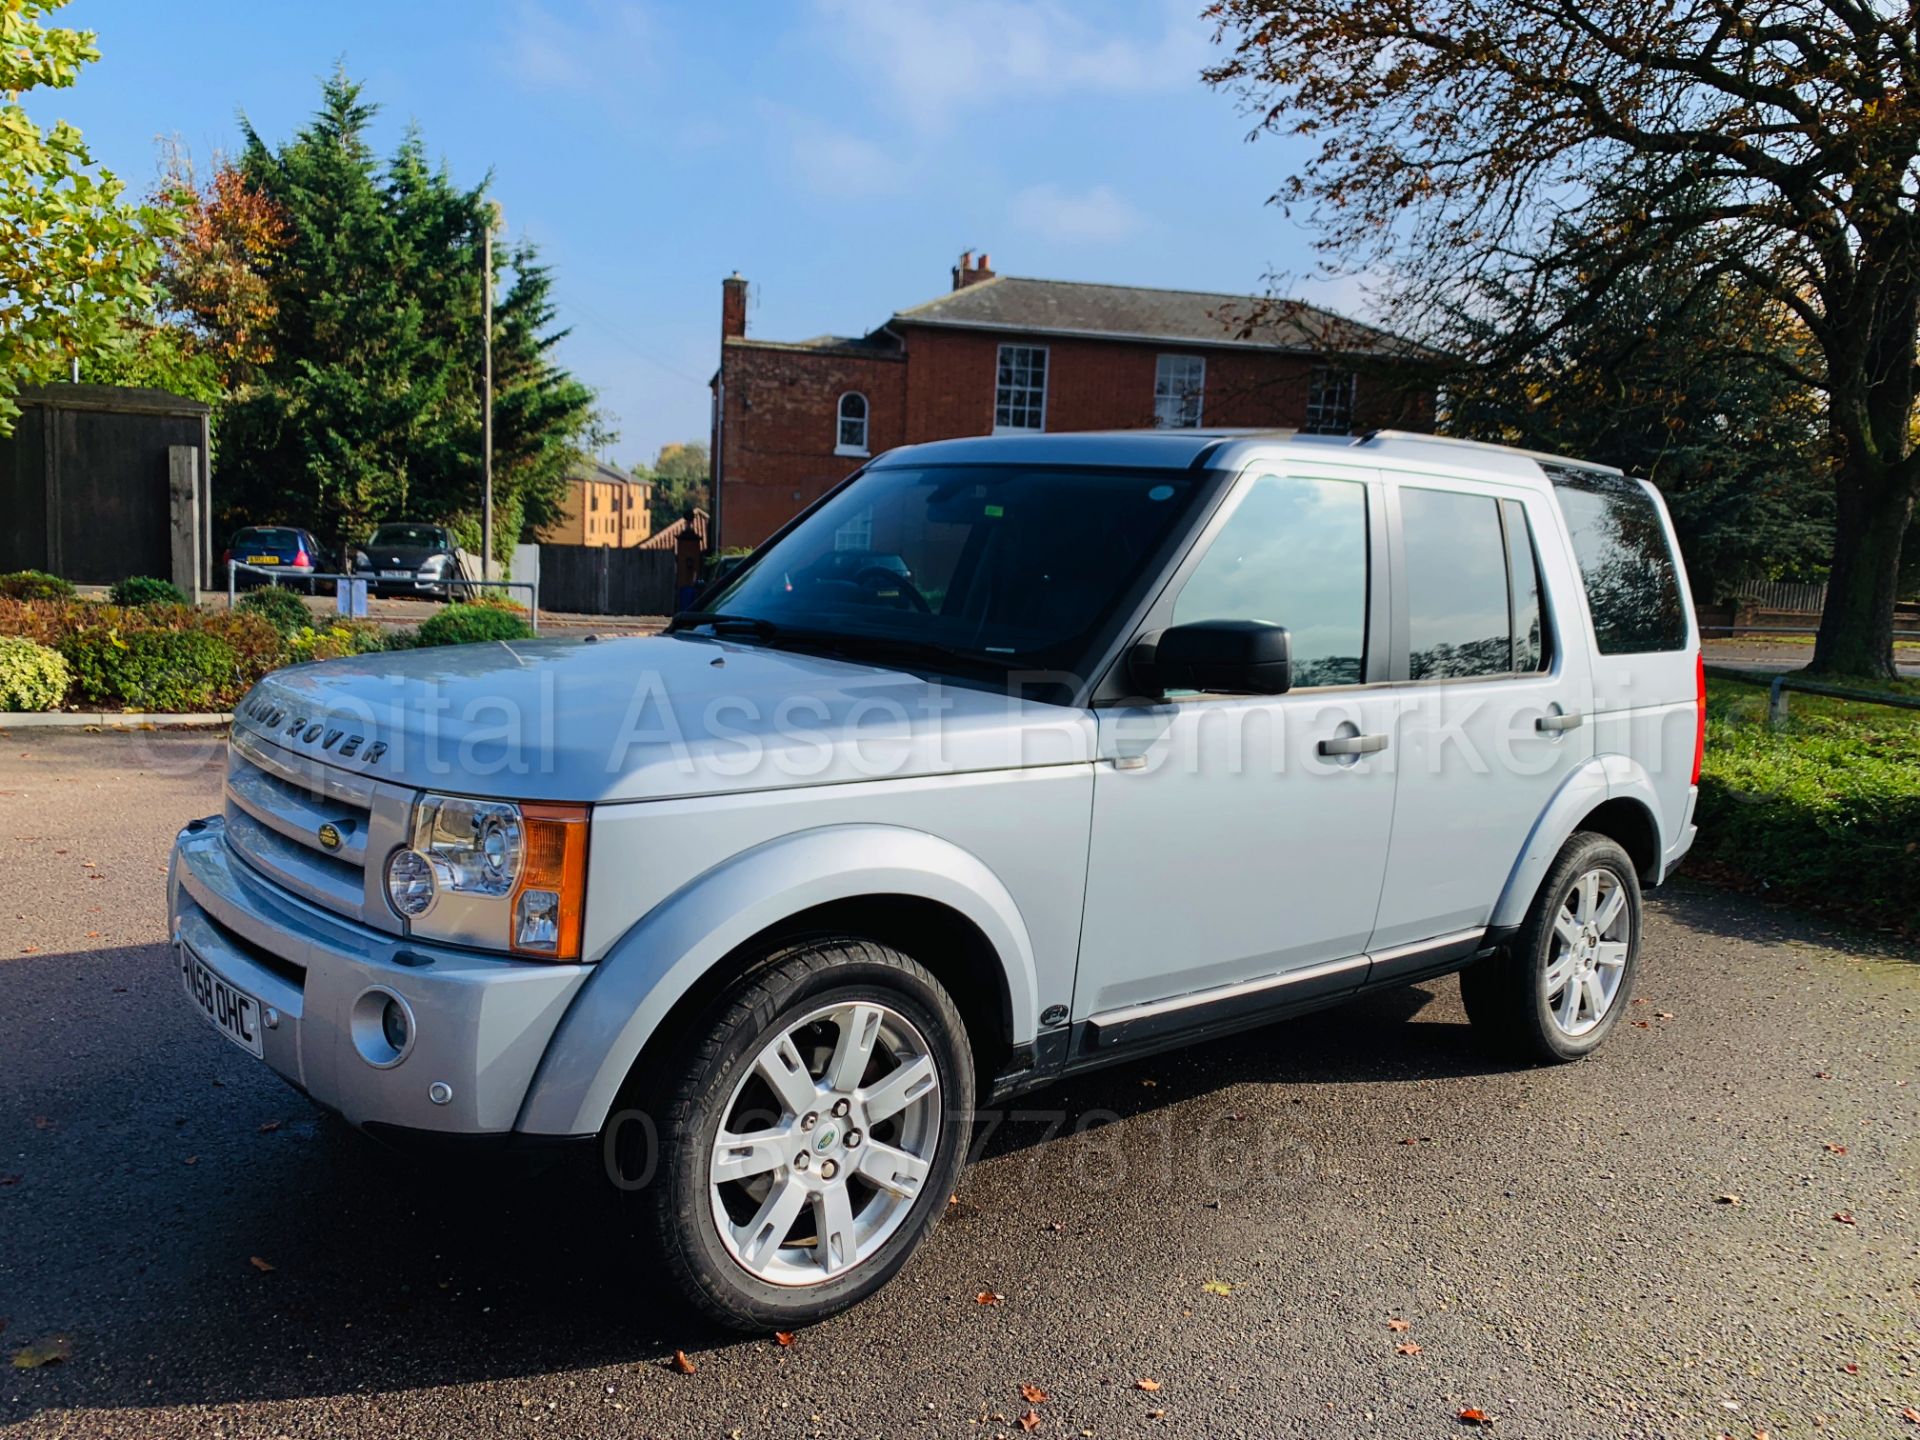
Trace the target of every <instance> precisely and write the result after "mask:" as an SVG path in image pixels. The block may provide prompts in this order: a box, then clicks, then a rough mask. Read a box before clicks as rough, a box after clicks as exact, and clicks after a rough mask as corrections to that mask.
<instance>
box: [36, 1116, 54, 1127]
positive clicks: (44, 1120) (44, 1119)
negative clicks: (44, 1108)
mask: <svg viewBox="0 0 1920 1440" xmlns="http://www.w3.org/2000/svg"><path fill="white" fill-rule="evenodd" d="M33 1128H34V1129H36V1130H51V1129H53V1117H52V1116H51V1115H36V1116H34V1117H33Z"/></svg>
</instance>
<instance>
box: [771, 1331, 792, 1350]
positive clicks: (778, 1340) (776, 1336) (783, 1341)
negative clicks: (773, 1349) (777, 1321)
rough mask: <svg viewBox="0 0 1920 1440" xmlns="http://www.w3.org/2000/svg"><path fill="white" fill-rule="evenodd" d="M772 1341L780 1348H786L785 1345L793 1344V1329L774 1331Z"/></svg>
mask: <svg viewBox="0 0 1920 1440" xmlns="http://www.w3.org/2000/svg"><path fill="white" fill-rule="evenodd" d="M773 1343H774V1344H776V1345H778V1346H779V1347H780V1348H781V1349H782V1350H784V1349H786V1348H787V1346H789V1345H791V1344H793V1331H791V1330H776V1331H774V1332H773Z"/></svg>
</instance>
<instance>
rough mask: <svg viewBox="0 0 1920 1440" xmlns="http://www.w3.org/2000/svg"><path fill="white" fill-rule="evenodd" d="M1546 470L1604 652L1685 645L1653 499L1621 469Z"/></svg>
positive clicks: (1674, 576) (1676, 589)
mask: <svg viewBox="0 0 1920 1440" xmlns="http://www.w3.org/2000/svg"><path fill="white" fill-rule="evenodd" d="M1546 468H1547V474H1548V477H1549V478H1550V479H1551V480H1552V481H1553V493H1554V497H1555V498H1556V499H1557V500H1559V502H1560V513H1561V514H1562V515H1564V516H1566V520H1567V531H1568V533H1569V534H1570V535H1571V536H1572V538H1573V553H1574V555H1575V557H1576V558H1577V559H1578V560H1579V562H1580V578H1581V579H1582V580H1583V581H1585V583H1586V587H1587V608H1588V609H1589V610H1591V611H1592V612H1593V634H1594V639H1595V640H1596V641H1597V642H1598V643H1599V646H1600V653H1601V654H1602V655H1644V654H1647V653H1649V652H1651V651H1657V650H1679V649H1682V648H1683V647H1684V646H1685V645H1686V643H1687V616H1686V609H1685V607H1684V606H1683V605H1682V604H1681V602H1680V580H1679V576H1678V573H1677V571H1676V570H1675V567H1674V563H1673V551H1672V549H1671V548H1670V547H1669V546H1668V544H1667V535H1666V529H1665V527H1664V526H1662V525H1661V523H1660V512H1659V510H1658V509H1657V508H1656V507H1655V505H1654V503H1653V498H1652V497H1651V496H1650V495H1648V494H1647V492H1646V490H1645V488H1644V487H1642V486H1641V484H1640V482H1639V481H1637V480H1629V479H1627V478H1626V477H1625V476H1624V475H1607V474H1602V473H1599V472H1595V471H1583V470H1573V469H1562V468H1560V467H1557V466H1548V467H1546Z"/></svg>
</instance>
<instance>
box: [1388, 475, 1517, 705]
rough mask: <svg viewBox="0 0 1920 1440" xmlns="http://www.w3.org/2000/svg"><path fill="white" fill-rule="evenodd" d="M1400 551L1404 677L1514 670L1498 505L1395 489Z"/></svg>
mask: <svg viewBox="0 0 1920 1440" xmlns="http://www.w3.org/2000/svg"><path fill="white" fill-rule="evenodd" d="M1400 520H1401V530H1402V534H1403V535H1404V537H1405V541H1406V552H1407V622H1408V634H1407V641H1408V644H1407V650H1408V655H1407V659H1408V667H1409V668H1408V672H1407V673H1408V674H1409V676H1410V677H1411V678H1413V679H1415V680H1453V679H1461V678H1464V677H1468V676H1474V675H1505V674H1507V673H1508V672H1509V671H1511V670H1512V669H1513V668H1514V656H1513V613H1512V611H1511V610H1510V609H1509V607H1508V584H1509V579H1508V575H1509V569H1510V566H1509V565H1508V561H1507V545H1506V539H1505V535H1504V532H1503V530H1502V528H1501V523H1500V502H1499V501H1497V500H1495V499H1493V498H1492V497H1491V496H1487V495H1463V494H1460V493H1458V492H1456V491H1451V490H1418V489H1414V488H1412V487H1405V488H1402V490H1401V491H1400Z"/></svg>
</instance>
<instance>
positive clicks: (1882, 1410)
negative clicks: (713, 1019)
mask: <svg viewBox="0 0 1920 1440" xmlns="http://www.w3.org/2000/svg"><path fill="white" fill-rule="evenodd" d="M217 758H218V743H217V741H216V740H214V739H211V738H209V737H207V736H204V735H200V736H196V735H181V734H172V735H164V734H132V735H123V734H113V735H78V734H67V733H57V734H54V733H50V734H23V733H21V732H14V733H11V734H0V919H4V921H5V925H4V929H0V934H4V936H5V940H6V943H5V944H4V946H0V1062H3V1063H0V1316H3V1317H5V1331H4V1334H0V1352H6V1353H8V1354H16V1353H25V1354H31V1353H33V1351H34V1350H36V1349H37V1347H39V1346H41V1345H43V1344H45V1343H47V1342H50V1341H53V1340H55V1339H56V1338H57V1337H65V1338H66V1340H67V1342H68V1343H69V1345H70V1350H71V1353H70V1357H69V1358H67V1359H66V1360H65V1361H64V1362H63V1363H60V1364H57V1365H48V1366H43V1367H40V1368H35V1369H22V1368H0V1427H4V1429H5V1430H6V1432H7V1433H8V1434H20V1435H34V1436H43V1435H44V1436H53V1435H70V1436H87V1437H111V1436H127V1437H140V1440H154V1437H162V1436H173V1435H221V1436H255V1435H258V1436H277V1435H288V1436H322V1435H325V1436H346V1435H362V1434H366V1435H375V1434H377V1435H395V1434H398V1435H406V1436H439V1435H446V1436H459V1437H468V1436H493V1435H531V1436H540V1435H554V1436H600V1435H609V1436H611V1435H618V1436H674V1437H678V1436H716V1437H727V1436H742V1437H745V1436H762V1435H808V1436H812V1435H822V1436H842V1435H847V1436H856V1435H872V1436H889V1437H894V1436H918V1435H926V1436H941V1437H949V1436H981V1437H987V1436H994V1435H1005V1434H1011V1435H1016V1436H1017V1435H1020V1434H1021V1433H1023V1432H1022V1431H1021V1429H1020V1428H1019V1421H1020V1419H1021V1417H1022V1416H1023V1415H1024V1414H1026V1412H1027V1411H1028V1410H1029V1408H1030V1402H1029V1401H1028V1400H1027V1399H1024V1398H1023V1397H1022V1396H1021V1394H1020V1391H1019V1387H1020V1386H1021V1385H1022V1384H1028V1385H1033V1386H1037V1387H1040V1389H1042V1390H1044V1391H1045V1392H1046V1396H1047V1398H1046V1399H1045V1400H1044V1401H1041V1402H1039V1403H1037V1404H1031V1409H1032V1410H1033V1413H1034V1415H1035V1416H1036V1417H1037V1424H1036V1429H1035V1431H1034V1433H1037V1434H1040V1435H1070V1436H1072V1435H1078V1436H1100V1437H1105V1436H1132V1435H1156V1434H1169V1435H1171V1434H1188V1435H1199V1434H1204V1435H1209V1436H1237V1435H1244V1436H1261V1437H1266V1436H1277V1435H1286V1436H1294V1435H1299V1436H1315V1437H1340V1436H1362V1435H1364V1436H1380V1437H1426V1436H1448V1435H1456V1434H1461V1433H1465V1427H1464V1426H1463V1425H1462V1423H1461V1421H1460V1420H1459V1419H1458V1418H1457V1416H1458V1413H1459V1412H1460V1411H1461V1410H1462V1409H1463V1408H1468V1407H1471V1408H1474V1409H1478V1410H1481V1411H1484V1412H1485V1413H1486V1414H1487V1415H1489V1416H1491V1417H1493V1419H1494V1425H1493V1428H1492V1433H1493V1434H1495V1435H1505V1436H1509V1437H1554V1436H1567V1437H1589V1436H1629V1437H1651V1436H1674V1437H1683V1436H1684V1437H1705V1440H1712V1437H1715V1436H1720V1435H1723V1434H1724V1435H1729V1436H1736V1437H1739V1440H1750V1437H1752V1436H1753V1435H1755V1434H1756V1433H1757V1432H1764V1433H1765V1434H1767V1435H1769V1436H1772V1437H1775V1440H1779V1437H1789V1436H1814V1435H1820V1436H1842V1437H1848V1440H1875V1437H1883V1436H1884V1437H1920V1423H1916V1422H1914V1421H1912V1420H1909V1419H1905V1418H1903V1417H1902V1414H1901V1412H1902V1410H1903V1409H1905V1408H1906V1407H1920V1188H1917V1187H1916V1184H1915V1181H1916V1176H1917V1175H1920V1145H1916V1136H1917V1135H1920V1116H1917V1115H1916V1104H1917V1103H1920V1083H1916V1084H1910V1083H1909V1081H1910V1080H1913V1079H1914V1078H1915V1077H1916V1075H1917V1074H1920V1065H1917V1064H1916V1060H1917V1059H1920V1027H1916V1025H1915V1015H1916V1011H1917V1010H1920V965H1916V964H1915V963H1914V960H1915V959H1916V956H1915V955H1914V954H1913V953H1911V952H1903V951H1898V950H1894V949H1890V948H1887V947H1884V946H1882V945H1881V944H1879V943H1878V942H1876V941H1874V940H1872V939H1871V938H1868V937H1862V936H1858V935H1852V934H1847V933H1842V932H1837V931H1835V930H1834V929H1832V928H1830V927H1826V926H1823V925H1820V924H1818V923H1816V922H1812V921H1807V920H1804V919H1801V918H1798V917H1796V916H1793V915H1791V914H1788V913H1785V912H1778V911H1773V910H1768V909H1763V908H1758V907H1756V906H1755V905H1754V904H1752V903H1750V902H1747V901H1744V900H1739V899H1735V898H1732V897H1728V896H1724V895H1721V894H1717V893H1715V892H1712V891H1708V890H1704V889H1690V888H1687V887H1685V886H1684V884H1683V885H1680V886H1677V887H1672V888H1669V889H1668V890H1666V891H1663V892H1661V893H1660V895H1659V896H1658V897H1657V898H1656V899H1655V900H1654V901H1653V903H1652V905H1651V907H1650V908H1651V913H1650V917H1649V923H1648V933H1647V944H1648V955H1647V965H1646V970H1645V974H1644V977H1643V981H1642V986H1641V996H1642V997H1643V1000H1644V1002H1645V1003H1642V1004H1639V1005H1636V1006H1635V1007H1634V1009H1633V1011H1632V1015H1631V1019H1632V1021H1633V1023H1632V1024H1630V1025H1624V1026H1623V1027H1622V1028H1621V1030H1620V1031H1619V1032H1618V1034H1617V1035H1616V1036H1615V1037H1614V1038H1613V1040H1612V1041H1611V1042H1610V1043H1609V1045H1608V1046H1607V1047H1606V1048H1605V1050H1604V1051H1603V1052H1602V1053H1601V1054H1600V1055H1598V1056H1597V1057H1595V1058H1594V1059H1591V1060H1589V1061H1587V1062H1585V1063H1583V1064H1580V1065H1575V1066H1570V1067H1564V1068H1558V1069H1550V1070H1549V1069H1514V1068H1510V1067H1508V1066H1507V1065H1505V1064H1502V1063H1499V1062H1495V1061H1489V1060H1488V1059H1486V1058H1484V1057H1483V1056H1482V1055H1481V1053H1480V1052H1479V1051H1478V1050H1477V1049H1476V1048H1475V1046H1474V1045H1473V1044H1472V1042H1471V1040H1470V1037H1469V1035H1468V1032H1467V1029H1466V1026H1465V1021H1464V1017H1463V1015H1462V1013H1461V1010H1460V1006H1459V1000H1458V993H1457V988H1456V986H1455V985H1454V984H1453V982H1452V981H1450V980H1449V981H1441V982H1436V983H1434V984H1431V985H1426V986H1421V987H1418V988H1412V989H1406V990H1401V991H1397V992H1394V993H1391V994H1386V995H1381V996H1378V997H1375V998H1373V999H1371V1000H1369V1001H1367V1002H1364V1003H1362V1004H1358V1005H1355V1006H1352V1007H1350V1008H1348V1009H1345V1010H1340V1011H1333V1012H1327V1013H1323V1014H1320V1015H1316V1016H1312V1017H1309V1018H1306V1019H1301V1020H1296V1021H1293V1022H1289V1023H1286V1024H1282V1025H1278V1026H1274V1027H1272V1028H1269V1029H1265V1030H1261V1031H1257V1032H1254V1033H1252V1034H1248V1035H1243V1036H1240V1037H1237V1038H1235V1039H1232V1040H1228V1041H1222V1042H1217V1043H1214V1044H1211V1045H1208V1046H1206V1047H1204V1048H1203V1049H1200V1050H1197V1051H1190V1052H1186V1053H1182V1054H1177V1055H1172V1056H1166V1057H1161V1058H1156V1059H1151V1060H1144V1061H1140V1062H1136V1063H1133V1064H1130V1065H1126V1066H1123V1067H1119V1068H1116V1069H1113V1070H1110V1071H1106V1072H1104V1073H1101V1074H1098V1075H1094V1076H1089V1077H1086V1078H1083V1079H1080V1080H1077V1081H1074V1082H1072V1083H1071V1084H1069V1085H1065V1086H1062V1087H1059V1088H1058V1089H1055V1090H1053V1091H1046V1092H1041V1093H1040V1094H1038V1095H1034V1096H1030V1097H1027V1099H1026V1100H1025V1101H1024V1102H1022V1103H1024V1104H1025V1105H1026V1106H1027V1107H1028V1109H1027V1111H1025V1112H1022V1113H1017V1114H1014V1115H1011V1116H1009V1117H1007V1118H1006V1120H1005V1122H1004V1123H1000V1124H997V1125H995V1126H993V1127H992V1129H991V1130H990V1132H988V1133H985V1134H984V1135H983V1137H982V1142H981V1148H982V1156H981V1158H980V1160H979V1162H978V1163H977V1164H975V1165H974V1166H973V1167H972V1169H971V1170H970V1171H969V1172H968V1175H967V1177H966V1179H965V1180H964V1182H963V1184H962V1186H961V1189H960V1192H959V1195H958V1199H957V1202H956V1203H955V1204H954V1205H953V1206H952V1207H951V1209H950V1211H949V1214H948V1217H947V1220H946V1222H945V1223H944V1224H943V1225H942V1226H941V1228H940V1229H939V1230H938V1232H937V1233H936V1234H935V1236H934V1238H933V1240H932V1242H931V1243H930V1245H929V1246H928V1247H927V1249H926V1251H925V1252H924V1253H923V1254H922V1256H921V1257H919V1258H918V1259H917V1260H916V1261H915V1262H914V1263H913V1264H912V1265H910V1266H909V1267H908V1269H907V1271H906V1273H905V1274H903V1275H902V1277H901V1278H900V1280H899V1281H898V1282H897V1283H896V1284H895V1285H894V1286H892V1287H891V1288H890V1289H889V1290H887V1291H885V1292H883V1293H882V1294H881V1295H880V1296H878V1297H877V1298H875V1299H874V1300H872V1301H869V1302H868V1303H867V1304H866V1305H864V1306H862V1307H860V1308H859V1309H857V1310H855V1311H854V1312H852V1313H850V1314H847V1315H845V1316H842V1317H840V1318H838V1319H836V1320H833V1321H831V1322H829V1323H827V1324H825V1325H821V1326H818V1327H816V1328H814V1329H812V1330H808V1331H804V1332H802V1333H801V1334H800V1335H799V1336H797V1337H796V1338H795V1340H794V1342H793V1344H792V1345H791V1346H790V1347H784V1348H783V1347H781V1346H778V1345H776V1344H775V1343H773V1341H772V1340H770V1339H764V1338H763V1339H752V1340H746V1341H741V1340H735V1339H730V1338H727V1337H724V1336H720V1335H717V1334H715V1333H713V1332H711V1331H709V1330H705V1329H702V1328H700V1327H699V1326H697V1325H696V1324H694V1323H693V1322H692V1321H689V1320H685V1319H682V1318H679V1316H678V1312H677V1311H675V1310H674V1309H673V1307H672V1306H671V1305H669V1304H668V1303H667V1302H666V1301H665V1298H664V1297H663V1296H662V1294H661V1293H660V1291H659V1290H658V1288H657V1287H656V1285H655V1284H654V1283H653V1281H652V1279H651V1278H650V1275H649V1266H648V1263H647V1260H646V1257H645V1256H644V1254H640V1253H636V1252H635V1251H634V1250H633V1249H631V1248H630V1247H629V1246H628V1245H627V1244H626V1243H625V1241H624V1238H623V1231H622V1227H621V1223H620V1218H619V1216H618V1214H617V1212H616V1211H615V1209H614V1207H613V1206H612V1204H611V1202H610V1200H609V1199H608V1197H607V1195H606V1194H605V1193H603V1191H602V1189H601V1188H600V1187H599V1185H598V1184H597V1183H596V1181H595V1177H594V1176H593V1175H592V1174H591V1173H589V1171H588V1169H587V1167H585V1166H580V1167H563V1168H562V1169H560V1170H558V1171H555V1172H550V1173H548V1174H547V1175H544V1176H541V1177H539V1178H537V1179H534V1180H530V1181H515V1180H509V1179H506V1178H503V1177H500V1176H498V1175H492V1174H484V1173H481V1174H462V1173H458V1172H449V1171H447V1170H445V1169H439V1170H425V1169H421V1168H417V1167H412V1166H409V1165H407V1164H405V1163H402V1162H399V1161H397V1160H395V1159H393V1158H392V1157H390V1156H388V1155H387V1154H385V1153H384V1152H382V1151H380V1150H378V1149H376V1148H374V1147H372V1146H371V1145H369V1144H368V1143H367V1142H365V1141H364V1140H362V1139H361V1138H360V1137H359V1136H357V1135H355V1134H353V1133H351V1132H350V1131H347V1130H346V1129H345V1128H344V1127H342V1126H340V1125H338V1124H337V1123H336V1122H333V1121H330V1120H328V1119H326V1118H324V1117H322V1116H321V1115H319V1114H318V1113H317V1112H315V1110H314V1109H313V1108H312V1107H311V1106H310V1105H309V1104H308V1103H307V1102H306V1101H304V1100H302V1099H301V1098H300V1097H299V1096H298V1095H296V1094H294V1093H293V1092H292V1091H291V1090H289V1089H287V1088H286V1087H285V1086H284V1085H282V1084H281V1083H280V1082H279V1081H278V1080H276V1079H275V1078H273V1077H272V1076H271V1075H269V1074H268V1073H267V1072H266V1071H265V1070H263V1069H261V1068H260V1067H258V1066H257V1064H256V1063H255V1062H254V1061H252V1060H251V1059H249V1058H248V1057H247V1056H246V1055H244V1054H242V1053H241V1052H240V1051H238V1050H237V1049H235V1048H234V1047H232V1046H230V1045H227V1044H225V1043H224V1042H222V1041H221V1040H220V1039H219V1038H218V1037H217V1036H215V1035H214V1034H213V1033H211V1032H210V1031H209V1030H208V1029H207V1027H206V1026H205V1025H204V1023H203V1022H201V1021H200V1020H199V1019H198V1018H197V1017H196V1016H195V1015H193V1014H192V1013H191V1012H189V1010H188V1009H187V1007H186V1004H185V1002H184V1001H183V1000H182V998H181V996H180V995H179V990H178V981H177V979H176V978H175V973H174V971H173V969H172V968H171V966H170V964H169V962H168V957H167V954H166V951H165V949H164V947H163V945H162V943H161V942H162V940H163V938H164V934H165V929H164V926H165V918H164V913H163V904H164V900H163V894H162V889H163V874H164V868H165V859H166V847H167V842H168V840H169V838H170V837H171V835H172V833H173V831H174V829H175V828H176V826H177V825H178V824H179V823H181V822H182V821H184V820H186V819H188V818H190V817H192V816H194V815H199V814H204V813H207V812H209V811H212V810H214V809H215V808H217V804H218V792H219V783H218V773H219V772H218V770H217V768H216V765H217ZM1728 1197H1737V1202H1736V1201H1735V1200H1734V1199H1731V1198H1728ZM1836 1215H1845V1216H1848V1217H1851V1218H1850V1221H1843V1220H1839V1219H1835V1218H1833V1217H1835V1216H1836ZM268 1267H270V1268H268ZM1222 1291H1224V1292H1225V1293H1220V1292H1222ZM982 1294H986V1295H988V1296H989V1297H990V1298H991V1297H992V1296H995V1295H997V1296H999V1297H1001V1298H999V1299H998V1300H997V1301H993V1303H987V1304H983V1303H981V1302H980V1300H979V1299H978V1297H979V1296H980V1295H982ZM1401 1321H1404V1322H1405V1328H1399V1326H1398V1323H1397V1322H1401ZM1416 1347H1417V1348H1416ZM676 1350H682V1351H684V1352H685V1353H686V1355H687V1356H688V1357H689V1359H690V1360H691V1362H692V1363H693V1364H694V1365H695V1366H696V1367H697V1369H696V1370H695V1373H693V1374H681V1373H676V1371H675V1369H674V1368H673V1366H672V1359H673V1355H674V1352H675V1351H676ZM16 1364H17V1362H16ZM1145 1381H1152V1382H1155V1383H1157V1385H1158V1387H1159V1388H1158V1389H1153V1390H1149V1389H1145V1388H1141V1385H1142V1382H1145Z"/></svg>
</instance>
